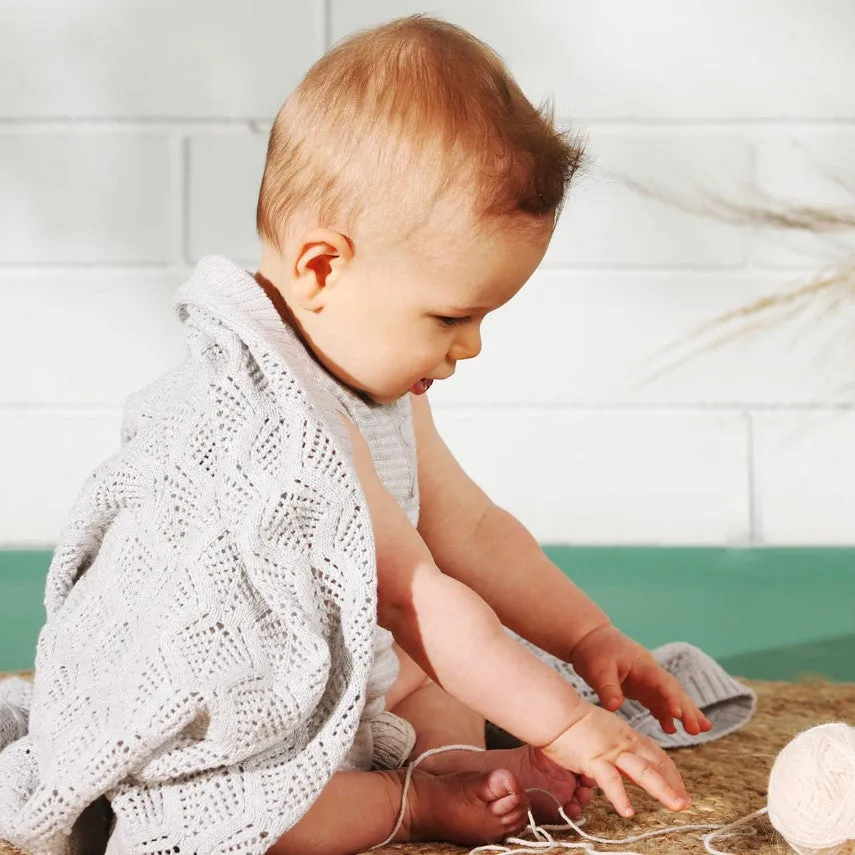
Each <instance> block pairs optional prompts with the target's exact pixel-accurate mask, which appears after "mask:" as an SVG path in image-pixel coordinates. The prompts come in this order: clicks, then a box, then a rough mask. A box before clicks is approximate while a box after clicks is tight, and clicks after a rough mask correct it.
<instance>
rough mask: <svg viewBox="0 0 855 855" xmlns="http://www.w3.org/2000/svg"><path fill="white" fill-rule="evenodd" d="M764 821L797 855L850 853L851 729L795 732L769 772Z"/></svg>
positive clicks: (853, 831) (854, 760) (854, 788)
mask: <svg viewBox="0 0 855 855" xmlns="http://www.w3.org/2000/svg"><path fill="white" fill-rule="evenodd" d="M768 805H769V819H770V820H771V822H772V825H773V826H775V828H776V829H777V830H778V831H779V832H780V834H781V836H782V837H783V838H784V839H785V840H786V841H787V843H789V844H790V846H792V848H793V849H795V850H796V852H799V853H800V855H849V853H855V727H850V726H849V725H847V724H843V723H839V722H838V723H835V724H823V725H820V726H819V727H814V728H811V729H810V730H806V731H805V732H804V733H800V734H799V735H798V736H797V737H796V738H795V739H794V740H793V741H792V742H791V743H790V744H789V745H787V747H786V748H784V750H783V751H782V752H781V753H780V754H779V755H778V757H777V759H776V760H775V764H774V765H773V766H772V772H771V775H770V776H769V798H768Z"/></svg>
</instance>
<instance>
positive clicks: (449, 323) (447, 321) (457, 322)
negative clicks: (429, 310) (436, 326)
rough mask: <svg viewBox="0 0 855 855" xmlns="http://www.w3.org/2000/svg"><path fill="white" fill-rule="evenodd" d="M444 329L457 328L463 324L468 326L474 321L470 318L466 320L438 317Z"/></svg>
mask: <svg viewBox="0 0 855 855" xmlns="http://www.w3.org/2000/svg"><path fill="white" fill-rule="evenodd" d="M436 319H437V320H438V321H439V322H440V323H441V324H442V325H443V326H444V327H457V326H461V325H463V324H468V323H469V321H471V320H472V318H470V317H468V316H467V317H465V318H447V317H443V316H442V315H437V318H436Z"/></svg>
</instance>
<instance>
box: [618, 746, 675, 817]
mask: <svg viewBox="0 0 855 855" xmlns="http://www.w3.org/2000/svg"><path fill="white" fill-rule="evenodd" d="M663 753H664V752H663ZM665 760H667V761H668V763H670V762H671V761H670V760H669V759H668V758H667V757H666V758H665ZM616 765H617V767H618V769H620V771H621V772H623V773H624V774H625V775H626V776H627V777H628V778H629V779H630V780H631V781H634V782H635V783H636V784H638V786H639V787H642V788H643V789H645V790H647V792H648V793H650V795H651V796H653V797H654V798H656V799H658V800H659V801H660V802H662V804H663V805H665V807H667V808H670V809H671V810H684V809H685V808H687V807H688V806H689V798H688V795H685V796H684V795H681V792H680V791H682V792H683V793H685V790H684V789H683V787H675V786H674V785H673V783H671V782H670V781H669V780H668V779H669V778H671V777H672V774H671V771H670V769H668V768H667V765H666V764H665V763H659V764H656V765H654V763H652V762H651V761H650V760H648V759H647V758H646V757H642V756H641V755H640V754H635V753H633V752H631V751H624V753H623V754H621V755H620V757H618V759H617V761H616ZM674 773H676V774H677V777H678V778H679V772H677V769H676V767H674Z"/></svg>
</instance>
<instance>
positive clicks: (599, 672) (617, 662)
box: [570, 626, 712, 736]
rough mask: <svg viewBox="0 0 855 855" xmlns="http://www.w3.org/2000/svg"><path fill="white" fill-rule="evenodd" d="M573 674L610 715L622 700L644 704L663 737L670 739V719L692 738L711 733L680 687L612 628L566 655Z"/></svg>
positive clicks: (596, 632) (592, 635) (594, 634)
mask: <svg viewBox="0 0 855 855" xmlns="http://www.w3.org/2000/svg"><path fill="white" fill-rule="evenodd" d="M570 662H571V664H572V665H573V668H574V669H575V670H576V673H577V674H578V675H579V676H580V677H581V678H582V679H583V680H584V681H585V682H586V683H587V684H588V685H589V686H591V687H592V688H593V689H594V691H595V692H596V693H597V695H599V697H600V701H601V702H602V704H603V706H604V707H605V708H606V709H607V710H616V709H618V708H619V707H620V705H621V704H622V703H623V696H624V694H626V695H627V697H630V698H633V699H634V700H636V701H639V702H640V703H642V704H644V706H646V707H647V709H649V710H650V712H651V713H652V714H653V716H654V718H656V719H657V720H658V721H659V724H660V725H661V726H662V730H664V731H665V733H676V732H677V728H676V726H675V725H674V719H675V718H676V719H678V720H679V721H682V723H683V727H684V728H685V730H686V733H690V734H692V735H693V736H696V735H697V734H699V733H701V732H702V731H707V730H710V729H711V728H712V724H710V722H709V720H708V719H707V717H706V716H705V715H704V714H703V713H702V712H701V711H700V710H699V709H698V708H697V706H696V705H695V704H694V702H693V701H692V699H691V698H690V697H689V696H688V695H687V694H686V692H685V691H684V689H683V687H682V686H681V685H680V684H679V683H678V682H677V680H676V679H675V678H674V677H673V676H672V675H671V674H669V673H668V672H667V671H666V670H665V669H664V668H663V667H662V666H661V665H660V664H659V663H658V662H657V661H656V660H655V659H654V658H653V655H652V654H651V653H650V651H649V650H646V649H645V648H644V647H642V646H641V645H640V644H637V643H636V642H635V641H633V640H632V639H630V638H627V637H626V636H625V635H624V634H623V633H622V632H620V631H619V630H617V629H615V627H613V626H604V627H602V628H601V629H597V630H594V632H592V633H590V634H589V635H587V636H586V637H585V638H583V639H582V641H580V642H579V643H578V644H577V645H576V646H575V647H574V648H573V651H572V652H571V654H570Z"/></svg>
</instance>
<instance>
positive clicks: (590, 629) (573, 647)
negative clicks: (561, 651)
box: [567, 618, 614, 662]
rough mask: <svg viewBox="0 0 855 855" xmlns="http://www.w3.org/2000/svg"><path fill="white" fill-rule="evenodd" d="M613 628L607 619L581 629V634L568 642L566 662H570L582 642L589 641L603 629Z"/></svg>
mask: <svg viewBox="0 0 855 855" xmlns="http://www.w3.org/2000/svg"><path fill="white" fill-rule="evenodd" d="M613 628H614V626H613V624H612V622H611V621H610V620H609V619H608V618H606V619H605V620H600V621H597V622H596V623H594V624H592V625H591V626H587V627H584V628H582V630H581V632H579V633H578V634H577V635H576V636H575V637H574V638H573V639H572V640H571V642H570V649H569V650H568V652H567V661H568V662H572V660H573V656H574V655H575V654H576V653H577V651H578V650H579V647H580V646H581V645H582V644H583V643H584V642H587V641H590V640H591V639H592V638H593V637H594V636H595V635H597V633H600V632H602V631H603V630H605V629H613Z"/></svg>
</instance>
